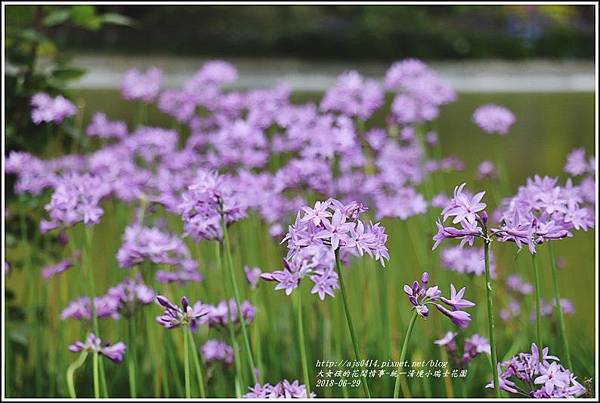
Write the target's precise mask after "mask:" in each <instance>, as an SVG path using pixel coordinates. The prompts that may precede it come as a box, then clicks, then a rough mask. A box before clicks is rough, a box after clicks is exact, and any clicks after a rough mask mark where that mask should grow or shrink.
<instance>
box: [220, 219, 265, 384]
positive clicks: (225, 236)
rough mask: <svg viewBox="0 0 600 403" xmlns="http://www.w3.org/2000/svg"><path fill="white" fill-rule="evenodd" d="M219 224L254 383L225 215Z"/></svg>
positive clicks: (251, 358) (250, 355)
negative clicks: (221, 229)
mask: <svg viewBox="0 0 600 403" xmlns="http://www.w3.org/2000/svg"><path fill="white" fill-rule="evenodd" d="M221 226H222V228H223V241H224V243H225V253H226V254H227V268H228V271H229V279H230V281H231V285H232V287H233V295H234V298H235V305H236V307H237V312H238V318H239V321H240V325H241V326H240V327H241V328H242V338H243V339H244V347H245V349H246V355H247V358H248V363H249V365H250V372H251V373H252V377H253V378H254V383H255V384H256V383H259V380H258V377H257V376H256V371H255V370H254V369H255V368H256V365H254V357H253V356H252V349H251V347H250V338H249V337H248V329H247V328H246V321H245V320H244V316H243V315H242V303H241V301H240V292H239V289H238V285H237V281H236V279H235V274H234V272H233V259H232V258H231V245H230V244H229V236H228V234H227V224H226V223H225V217H223V216H221Z"/></svg>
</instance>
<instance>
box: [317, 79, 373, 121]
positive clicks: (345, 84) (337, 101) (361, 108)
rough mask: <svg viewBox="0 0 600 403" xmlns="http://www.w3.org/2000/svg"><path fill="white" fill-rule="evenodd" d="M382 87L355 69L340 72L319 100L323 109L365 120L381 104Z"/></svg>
mask: <svg viewBox="0 0 600 403" xmlns="http://www.w3.org/2000/svg"><path fill="white" fill-rule="evenodd" d="M383 95H384V94H383V89H382V88H381V86H380V85H379V84H378V83H377V81H375V80H370V79H365V78H363V77H362V76H361V75H360V74H359V73H358V72H357V71H354V70H352V71H348V72H345V73H343V74H341V75H340V76H339V77H338V78H337V81H336V83H335V84H334V86H333V87H331V88H330V89H328V90H327V92H326V93H325V95H324V96H323V99H322V101H321V109H322V110H324V111H336V112H340V113H343V114H345V115H347V116H349V117H358V118H360V119H362V120H367V119H368V118H369V117H371V115H372V114H373V112H375V111H376V110H377V109H379V107H380V106H382V105H383Z"/></svg>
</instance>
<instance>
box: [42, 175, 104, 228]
mask: <svg viewBox="0 0 600 403" xmlns="http://www.w3.org/2000/svg"><path fill="white" fill-rule="evenodd" d="M109 191H110V189H109V187H108V185H107V184H106V183H105V182H104V181H103V180H102V178H100V177H99V176H94V175H91V174H83V175H80V174H76V173H73V174H71V175H67V176H65V177H64V178H61V179H60V180H59V182H58V184H56V188H55V190H54V193H53V194H52V198H51V199H50V203H48V204H47V205H46V206H45V208H46V211H47V212H48V214H49V216H50V220H49V221H46V220H42V221H41V222H40V229H41V230H42V232H46V231H49V230H51V229H54V228H59V227H67V226H71V225H74V224H76V223H78V222H81V221H83V223H84V224H86V225H91V224H98V223H99V222H100V217H101V216H102V215H103V214H104V210H103V209H102V207H100V202H101V200H102V198H103V197H105V196H107V195H108V193H109Z"/></svg>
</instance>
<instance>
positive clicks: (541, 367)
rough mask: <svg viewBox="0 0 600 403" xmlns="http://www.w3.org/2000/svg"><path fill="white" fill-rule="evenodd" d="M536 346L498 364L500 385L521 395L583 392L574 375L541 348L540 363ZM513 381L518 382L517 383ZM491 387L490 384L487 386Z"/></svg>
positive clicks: (558, 395) (576, 394) (569, 395)
mask: <svg viewBox="0 0 600 403" xmlns="http://www.w3.org/2000/svg"><path fill="white" fill-rule="evenodd" d="M538 354H539V351H538V346H536V344H535V343H532V344H531V353H519V354H517V355H516V356H514V357H512V358H510V359H509V360H507V361H504V362H502V363H499V364H498V375H499V376H500V388H501V389H502V390H505V391H506V392H509V393H513V394H518V395H520V396H527V397H535V398H546V399H548V398H575V397H579V396H581V395H583V394H584V393H585V392H586V389H585V387H583V385H581V384H580V383H579V382H577V377H576V376H575V375H574V374H573V373H572V372H571V371H570V370H568V369H566V368H564V367H563V366H562V365H561V364H559V362H558V361H559V359H558V358H557V357H554V356H551V355H549V354H548V347H545V348H544V349H543V351H542V360H541V362H540V360H539V358H538V356H539V355H538ZM515 381H519V382H518V384H517V382H515ZM486 387H487V388H493V387H494V385H493V383H489V384H488V385H486Z"/></svg>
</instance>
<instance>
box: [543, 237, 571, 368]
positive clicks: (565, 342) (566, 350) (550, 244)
mask: <svg viewBox="0 0 600 403" xmlns="http://www.w3.org/2000/svg"><path fill="white" fill-rule="evenodd" d="M548 249H549V251H550V266H551V267H552V283H553V285H554V304H555V305H556V307H555V309H556V314H557V316H558V325H559V329H560V338H561V340H562V343H563V349H564V353H565V357H566V363H567V365H568V367H569V369H570V370H573V364H572V363H571V352H570V349H569V340H568V339H567V331H566V327H565V318H564V316H563V310H562V306H561V305H560V289H559V287H558V268H557V267H556V255H555V254H554V242H548Z"/></svg>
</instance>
